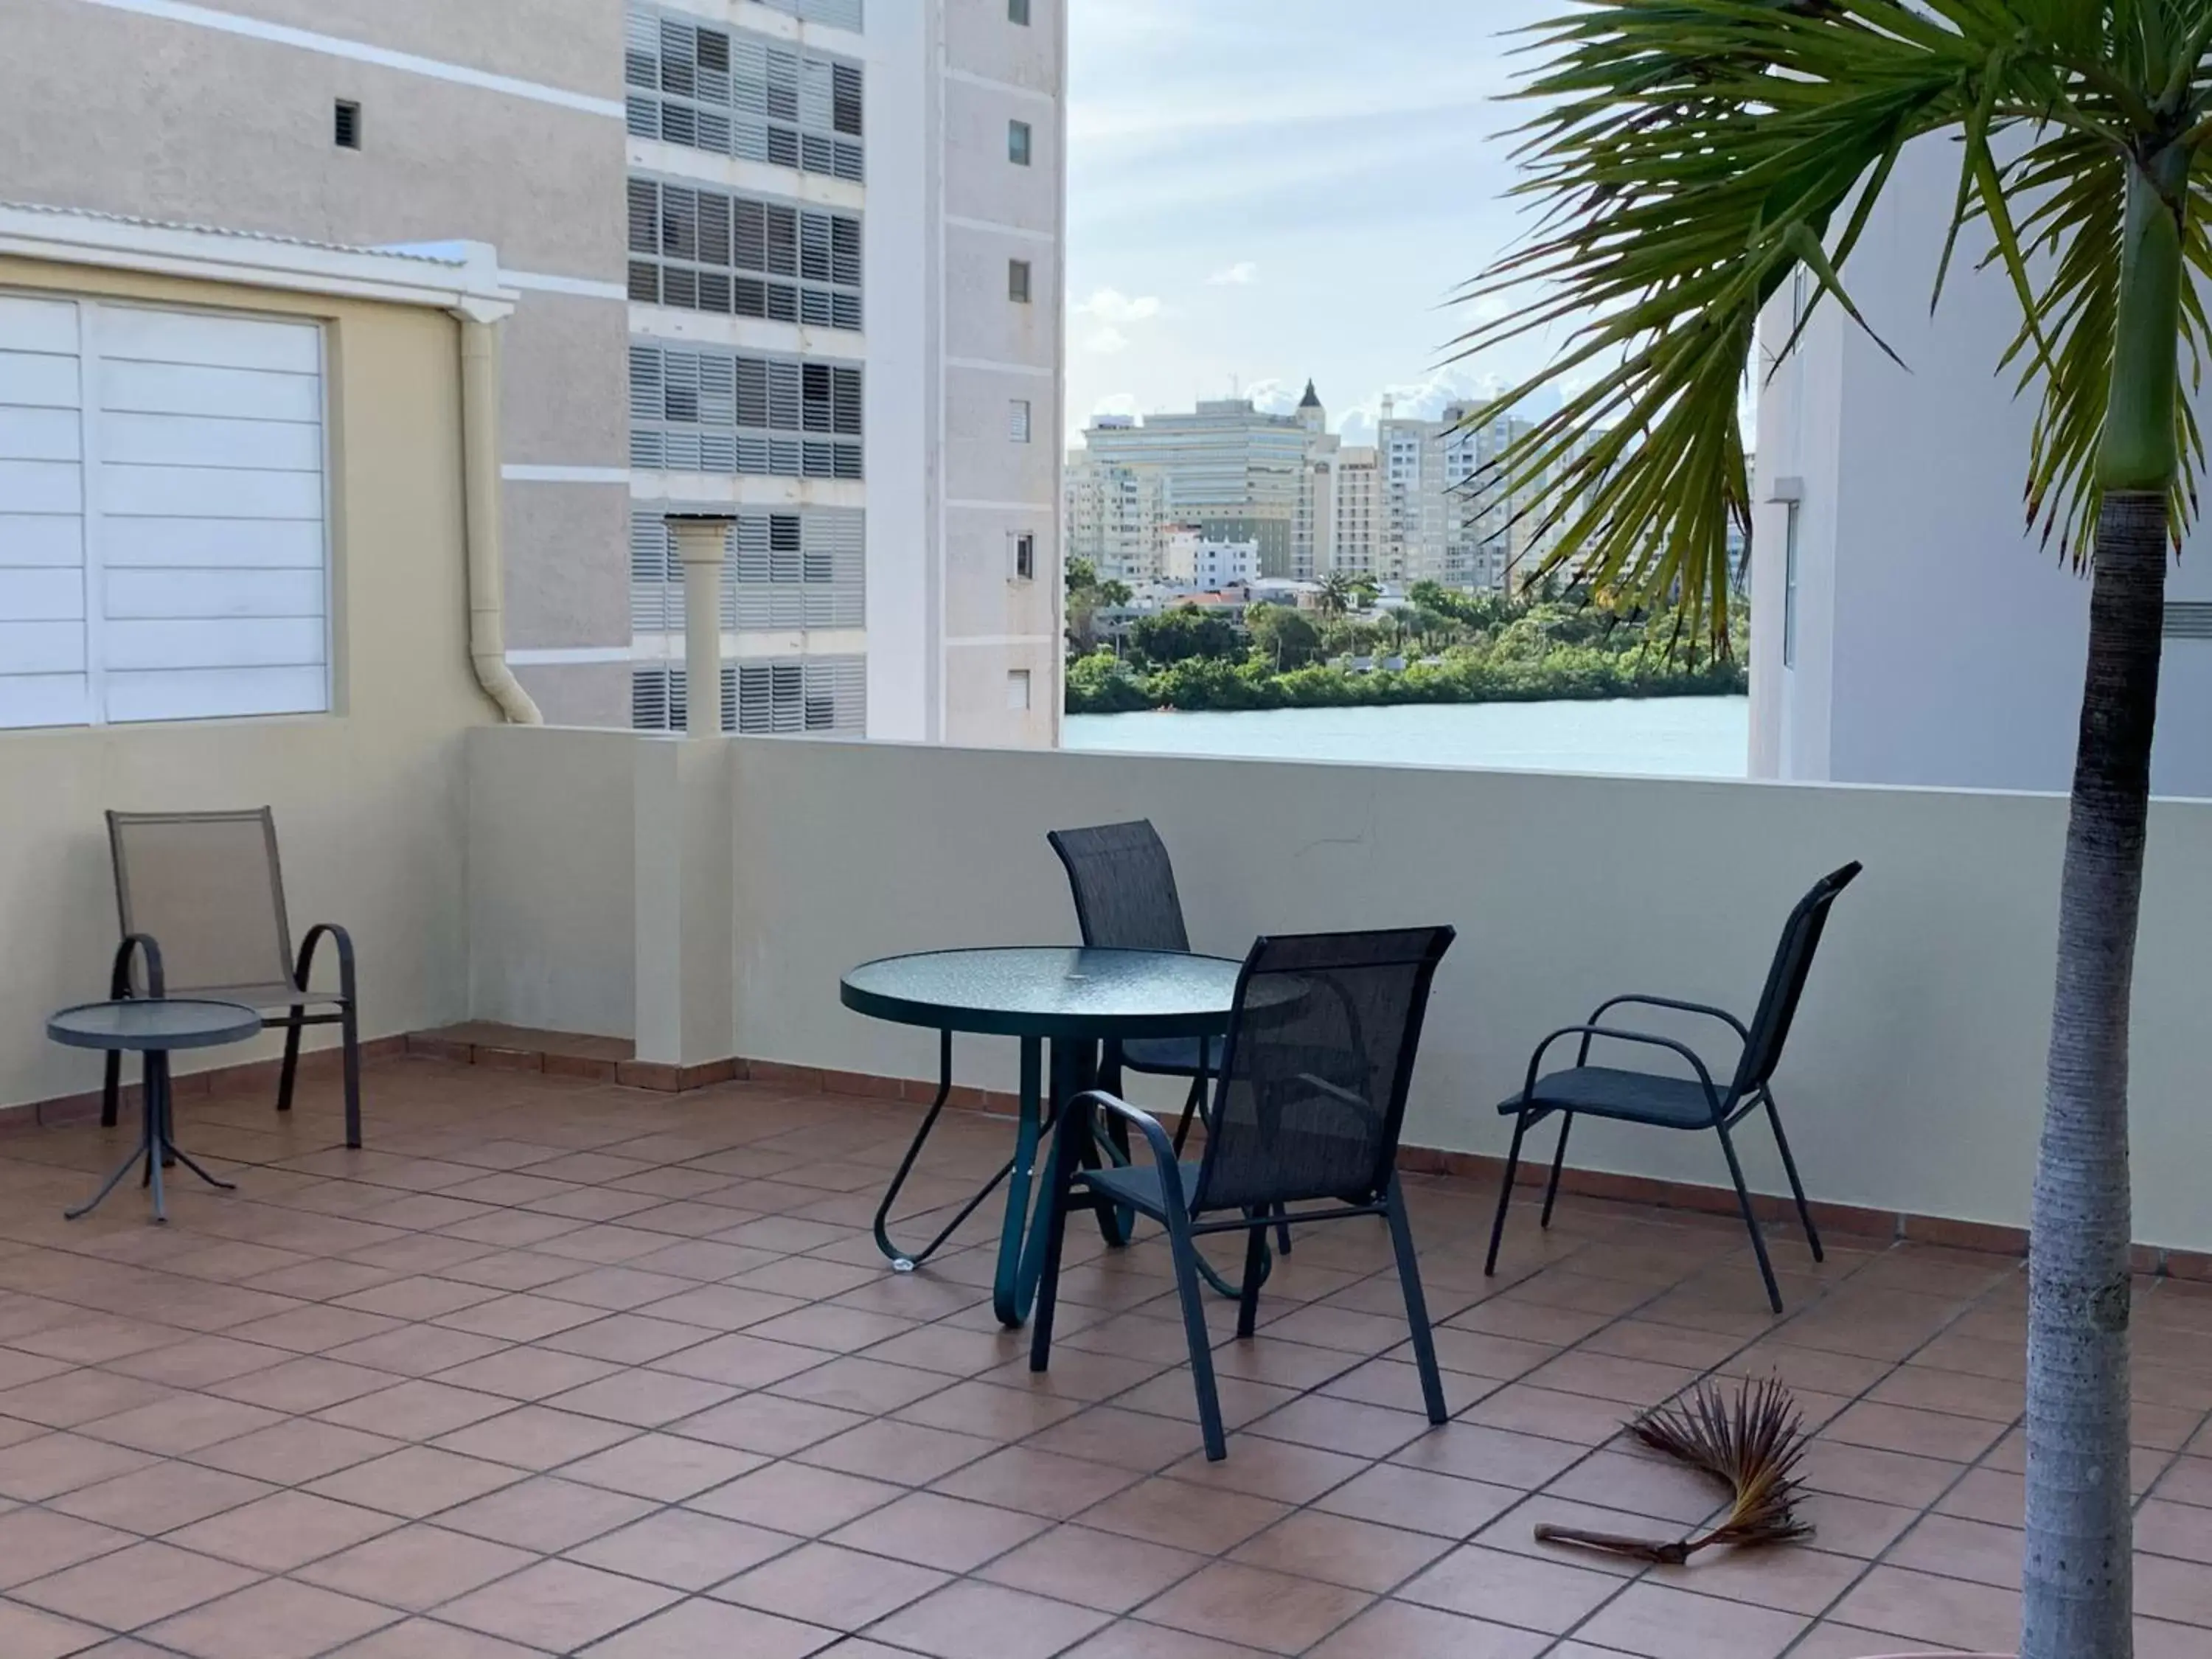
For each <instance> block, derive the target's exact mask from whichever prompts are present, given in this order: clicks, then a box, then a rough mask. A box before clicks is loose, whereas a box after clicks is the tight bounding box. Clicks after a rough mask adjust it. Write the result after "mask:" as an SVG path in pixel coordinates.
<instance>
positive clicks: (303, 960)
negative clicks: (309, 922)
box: [293, 921, 355, 1002]
mask: <svg viewBox="0 0 2212 1659" xmlns="http://www.w3.org/2000/svg"><path fill="white" fill-rule="evenodd" d="M325 938H328V939H329V940H330V941H331V945H332V946H333V947H334V948H335V949H336V950H337V953H338V1000H340V1001H341V1002H351V1001H353V1000H355V999H354V976H353V935H352V934H350V933H347V932H346V930H345V929H344V928H343V927H339V926H338V925H337V923H336V922H334V921H319V922H317V923H316V924H315V925H314V926H313V927H310V928H309V929H307V938H305V939H301V941H300V965H299V968H298V969H297V970H295V973H294V975H293V984H294V986H295V987H296V988H297V989H299V990H301V991H302V992H304V991H307V989H309V988H310V987H309V984H308V979H307V975H309V974H310V973H312V972H313V969H314V966H315V947H316V946H317V945H320V944H321V943H322V942H323V940H324V939H325Z"/></svg>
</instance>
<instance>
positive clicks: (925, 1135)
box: [875, 1031, 1014, 1273]
mask: <svg viewBox="0 0 2212 1659" xmlns="http://www.w3.org/2000/svg"><path fill="white" fill-rule="evenodd" d="M937 1035H938V1049H937V1098H936V1099H934V1100H933V1101H931V1102H930V1103H929V1110H928V1112H927V1115H924V1117H923V1118H922V1120H921V1128H919V1129H917V1130H915V1136H914V1142H913V1144H912V1145H911V1146H908V1148H907V1149H906V1156H905V1157H904V1158H902V1159H900V1160H899V1166H898V1173H897V1174H896V1175H895V1176H892V1177H891V1183H890V1186H889V1187H886V1188H884V1201H883V1202H882V1203H880V1204H878V1205H877V1206H876V1219H875V1233H876V1248H877V1249H879V1250H881V1251H882V1252H883V1253H884V1259H885V1260H886V1261H889V1262H890V1264H891V1269H892V1271H893V1272H895V1273H912V1272H913V1271H914V1270H915V1268H916V1267H920V1266H921V1264H922V1263H923V1262H925V1261H928V1260H929V1258H930V1257H932V1256H933V1255H936V1254H937V1252H938V1250H939V1248H940V1247H941V1246H942V1245H943V1244H944V1243H945V1240H946V1239H948V1238H950V1237H952V1235H953V1234H954V1233H955V1232H956V1231H958V1230H959V1227H960V1224H961V1223H962V1222H963V1221H965V1220H967V1219H968V1218H969V1216H971V1215H973V1214H975V1212H976V1210H977V1208H978V1207H980V1206H981V1204H982V1202H983V1200H985V1199H987V1198H988V1197H990V1195H991V1194H993V1193H994V1192H995V1191H996V1190H997V1189H998V1185H999V1183H1000V1182H1002V1181H1004V1180H1005V1179H1006V1174H1007V1171H1009V1170H1012V1168H1013V1167H1014V1160H1013V1159H1012V1158H1008V1159H1007V1160H1006V1162H1005V1163H1004V1164H1000V1166H999V1171H998V1173H997V1174H996V1175H994V1176H992V1177H991V1178H990V1179H989V1180H988V1181H987V1182H984V1183H983V1184H982V1186H981V1188H978V1189H977V1190H976V1193H975V1197H973V1198H971V1199H969V1200H968V1201H967V1202H966V1203H965V1204H963V1205H962V1206H960V1213H959V1214H957V1215H956V1216H954V1217H953V1218H952V1219H951V1220H950V1221H948V1222H946V1223H945V1225H944V1226H942V1227H940V1228H939V1229H938V1232H937V1237H934V1238H933V1239H931V1240H930V1241H929V1243H927V1244H925V1245H923V1246H922V1247H921V1249H918V1250H903V1249H900V1248H899V1247H898V1246H897V1245H896V1244H895V1243H892V1242H891V1235H890V1215H891V1206H892V1205H893V1204H894V1203H896V1202H897V1200H898V1195H899V1192H900V1190H901V1189H902V1188H904V1187H905V1185H906V1178H907V1176H909V1175H911V1174H912V1173H913V1172H914V1164H915V1159H916V1158H920V1157H921V1146H922V1143H923V1142H924V1141H926V1140H927V1139H929V1132H930V1131H931V1130H933V1129H934V1128H935V1127H937V1118H938V1115H939V1113H940V1112H942V1111H944V1109H945V1102H946V1101H947V1100H948V1099H950V1098H951V1094H952V1033H951V1032H950V1031H940V1032H939V1033H938V1034H937Z"/></svg>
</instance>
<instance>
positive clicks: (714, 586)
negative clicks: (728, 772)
mask: <svg viewBox="0 0 2212 1659" xmlns="http://www.w3.org/2000/svg"><path fill="white" fill-rule="evenodd" d="M664 522H665V524H666V525H667V526H668V533H669V534H670V535H671V537H673V538H675V542H676V556H677V557H678V558H679V559H681V560H683V561H684V685H685V687H686V688H687V690H686V692H685V708H686V712H685V716H684V732H685V733H686V734H687V735H689V736H690V737H695V738H712V737H720V735H721V732H722V556H723V550H724V548H725V547H726V545H727V544H728V541H729V533H730V526H732V524H734V523H736V522H737V520H735V519H732V518H731V517H729V516H728V515H727V514H719V513H668V514H666V515H665V519H664Z"/></svg>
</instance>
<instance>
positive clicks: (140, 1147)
mask: <svg viewBox="0 0 2212 1659" xmlns="http://www.w3.org/2000/svg"><path fill="white" fill-rule="evenodd" d="M145 1125H146V1127H145V1128H142V1129H141V1130H140V1131H139V1133H138V1144H137V1146H133V1147H132V1148H131V1152H130V1154H129V1156H127V1157H126V1158H124V1160H123V1162H121V1163H120V1164H117V1165H116V1166H115V1168H114V1169H113V1170H112V1171H110V1172H109V1174H108V1177H107V1179H106V1180H105V1181H103V1182H100V1190H99V1191H98V1192H96V1193H94V1194H93V1195H92V1196H91V1197H90V1198H88V1199H87V1200H85V1201H84V1202H83V1203H82V1204H80V1205H78V1206H76V1208H75V1209H73V1210H64V1211H63V1212H62V1218H63V1219H64V1220H65V1221H75V1220H76V1218H78V1217H79V1216H82V1215H89V1214H91V1213H92V1212H93V1211H94V1210H96V1209H98V1208H99V1207H100V1200H102V1199H104V1198H106V1196H107V1195H108V1194H110V1193H112V1192H113V1191H114V1190H115V1187H116V1183H117V1182H119V1181H121V1180H122V1179H123V1177H124V1176H127V1175H129V1174H130V1173H131V1170H132V1169H134V1168H135V1167H136V1166H137V1163H138V1160H139V1159H140V1158H145V1157H149V1156H151V1153H152V1148H153V1143H152V1142H151V1141H150V1140H149V1139H148V1138H147V1133H146V1131H147V1129H150V1128H151V1127H153V1120H152V1119H151V1118H150V1117H149V1118H147V1119H146V1120H145Z"/></svg>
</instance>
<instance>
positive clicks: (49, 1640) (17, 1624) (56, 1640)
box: [0, 1601, 154, 1659]
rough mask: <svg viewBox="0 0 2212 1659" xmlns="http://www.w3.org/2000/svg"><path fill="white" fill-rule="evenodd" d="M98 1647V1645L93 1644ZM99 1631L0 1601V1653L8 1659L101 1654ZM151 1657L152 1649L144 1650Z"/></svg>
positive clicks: (47, 1658)
mask: <svg viewBox="0 0 2212 1659" xmlns="http://www.w3.org/2000/svg"><path fill="white" fill-rule="evenodd" d="M95 1644H97V1645H95ZM106 1650H107V1644H104V1643H101V1642H100V1632H99V1631H97V1630H95V1629H94V1628H93V1627H92V1626H89V1625H80V1624H77V1623H76V1622H75V1621H73V1620H68V1619H62V1618H58V1617H57V1616H56V1615H54V1614H53V1613H40V1611H39V1610H38V1609H37V1608H35V1607H16V1606H15V1605H13V1604H12V1603H9V1602H6V1601H0V1653H4V1654H6V1655H7V1656H8V1659H62V1656H63V1655H64V1654H76V1653H85V1654H87V1655H88V1659H90V1656H91V1655H92V1654H94V1653H99V1654H104V1653H106ZM144 1651H145V1652H147V1653H148V1654H152V1653H153V1652H154V1650H153V1649H151V1648H148V1649H146V1650H144Z"/></svg>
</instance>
